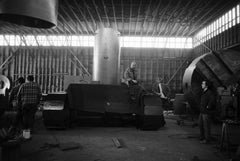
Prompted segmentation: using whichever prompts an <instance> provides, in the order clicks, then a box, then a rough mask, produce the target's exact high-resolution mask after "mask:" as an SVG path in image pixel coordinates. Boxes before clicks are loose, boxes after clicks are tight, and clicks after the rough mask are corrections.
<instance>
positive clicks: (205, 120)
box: [122, 61, 216, 143]
mask: <svg viewBox="0 0 240 161" xmlns="http://www.w3.org/2000/svg"><path fill="white" fill-rule="evenodd" d="M122 83H124V84H126V85H127V86H128V87H129V88H130V95H131V87H132V86H134V85H137V84H138V80H137V71H136V62H134V61H133V62H132V63H131V65H130V67H129V68H127V69H126V70H125V72H124V75H123V80H122ZM211 87H212V84H211V82H210V81H207V80H204V81H202V84H201V88H202V94H201V100H200V114H199V118H198V126H199V130H200V140H201V142H202V143H209V142H210V141H211V122H212V121H211V120H212V115H213V114H214V111H215V107H216V94H215V93H214V91H213V90H212V88H211ZM152 92H153V93H154V94H156V95H159V97H160V98H161V100H162V103H163V106H165V105H166V103H167V100H168V98H169V94H170V89H169V88H168V86H166V85H165V84H163V83H162V79H161V78H160V77H157V78H156V81H155V83H154V84H153V86H152Z"/></svg>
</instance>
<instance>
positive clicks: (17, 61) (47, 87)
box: [0, 47, 192, 93]
mask: <svg viewBox="0 0 240 161" xmlns="http://www.w3.org/2000/svg"><path fill="white" fill-rule="evenodd" d="M8 48H9V47H0V51H1V53H0V63H1V64H2V63H3V62H4V61H5V60H6V59H7V57H8V56H9V49H8ZM191 53H192V50H189V49H182V50H179V49H143V48H122V49H121V62H120V70H121V71H120V73H121V77H122V76H123V72H124V70H125V69H126V68H127V67H129V65H130V63H131V62H132V61H136V62H137V68H138V78H139V80H140V82H141V83H142V85H144V87H146V88H151V85H152V83H153V82H154V81H155V78H156V77H157V76H159V77H162V78H163V81H164V83H167V82H168V81H169V79H171V78H172V76H173V75H175V77H174V78H173V79H172V80H171V82H170V84H169V86H170V87H171V88H172V89H173V90H177V91H179V90H181V82H182V76H183V72H184V70H185V68H186V67H187V64H185V65H183V67H182V68H181V69H180V70H179V71H178V73H177V74H176V73H175V72H176V71H177V70H178V68H179V67H180V66H181V65H182V63H183V62H184V61H185V59H186V57H188V56H190V54H191ZM74 55H75V56H76V57H77V59H78V60H79V61H80V62H81V63H82V64H83V65H84V67H85V68H86V69H87V71H88V72H89V73H90V74H91V73H92V67H93V64H92V63H93V60H92V59H93V48H90V47H79V48H76V47H75V48H66V47H20V48H19V50H18V51H17V52H16V53H15V54H14V56H13V59H12V61H11V63H9V65H8V66H7V70H4V71H3V72H2V74H4V75H7V76H8V77H11V79H13V80H16V79H17V78H18V77H20V76H23V77H25V78H26V77H27V75H29V74H33V75H34V76H35V80H36V82H38V83H39V84H40V86H41V89H42V92H44V93H53V92H61V91H63V90H64V76H65V75H74V76H80V75H82V74H85V72H83V71H82V70H81V65H80V64H79V62H78V61H77V60H76V59H75V57H74Z"/></svg>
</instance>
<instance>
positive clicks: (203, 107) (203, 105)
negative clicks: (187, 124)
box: [198, 80, 216, 143]
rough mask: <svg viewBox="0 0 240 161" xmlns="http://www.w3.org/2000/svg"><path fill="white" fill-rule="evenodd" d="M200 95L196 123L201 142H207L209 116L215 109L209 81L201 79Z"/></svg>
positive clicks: (214, 100)
mask: <svg viewBox="0 0 240 161" xmlns="http://www.w3.org/2000/svg"><path fill="white" fill-rule="evenodd" d="M201 87H202V90H203V91H202V95H201V101H200V114H199V120H198V125H199V129H200V140H201V143H209V142H210V141H211V117H212V114H213V112H214V110H215V105H216V98H215V94H214V92H213V91H212V90H211V89H210V88H211V87H212V86H211V83H210V82H209V81H206V80H204V81H202V84H201Z"/></svg>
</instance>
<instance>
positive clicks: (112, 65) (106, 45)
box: [93, 28, 120, 85]
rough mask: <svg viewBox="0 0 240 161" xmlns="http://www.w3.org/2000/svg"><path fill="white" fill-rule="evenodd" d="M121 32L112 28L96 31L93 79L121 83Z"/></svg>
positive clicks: (101, 81)
mask: <svg viewBox="0 0 240 161" xmlns="http://www.w3.org/2000/svg"><path fill="white" fill-rule="evenodd" d="M119 35H120V33H119V32H117V31H115V30H113V29H111V28H102V29H99V30H97V31H96V35H95V44H94V55H93V81H99V82H100V84H112V85H118V84H120V78H119V76H120V45H119Z"/></svg>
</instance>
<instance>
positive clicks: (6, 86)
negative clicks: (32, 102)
mask: <svg viewBox="0 0 240 161" xmlns="http://www.w3.org/2000/svg"><path fill="white" fill-rule="evenodd" d="M0 83H3V87H2V88H0V94H2V95H4V96H5V93H6V90H7V89H10V81H9V79H8V78H7V77H6V76H4V75H0Z"/></svg>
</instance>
